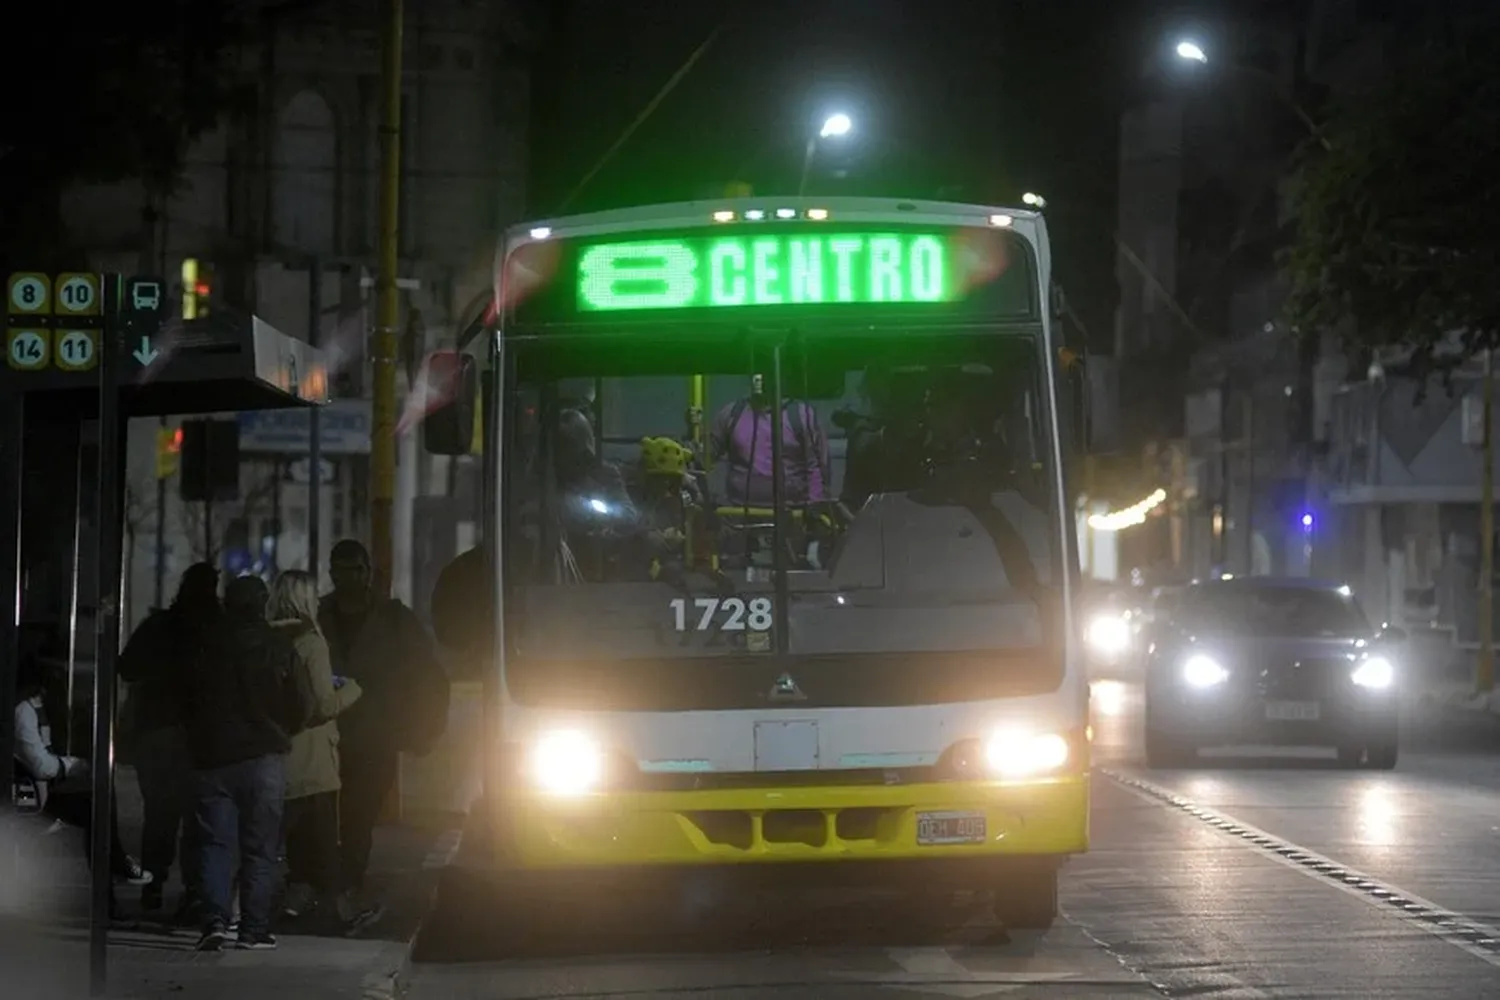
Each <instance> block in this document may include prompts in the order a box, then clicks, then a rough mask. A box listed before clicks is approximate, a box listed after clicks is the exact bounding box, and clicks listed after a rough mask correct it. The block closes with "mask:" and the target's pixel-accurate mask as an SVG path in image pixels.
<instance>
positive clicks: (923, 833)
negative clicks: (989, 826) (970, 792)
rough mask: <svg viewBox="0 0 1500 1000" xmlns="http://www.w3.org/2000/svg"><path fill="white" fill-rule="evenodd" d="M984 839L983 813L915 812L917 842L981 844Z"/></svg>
mask: <svg viewBox="0 0 1500 1000" xmlns="http://www.w3.org/2000/svg"><path fill="white" fill-rule="evenodd" d="M985 840H986V829H985V822H984V813H971V812H930V813H917V843H918V844H920V845H922V846H924V847H926V846H931V845H935V844H982V843H984V842H985Z"/></svg>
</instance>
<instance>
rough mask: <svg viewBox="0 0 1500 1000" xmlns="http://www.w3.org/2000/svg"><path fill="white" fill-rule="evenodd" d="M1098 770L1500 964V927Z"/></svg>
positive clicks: (1148, 785)
mask: <svg viewBox="0 0 1500 1000" xmlns="http://www.w3.org/2000/svg"><path fill="white" fill-rule="evenodd" d="M1098 770H1099V773H1101V774H1103V775H1105V776H1106V777H1108V778H1110V779H1111V780H1113V781H1114V782H1116V783H1117V784H1119V785H1121V786H1122V787H1124V788H1125V789H1126V790H1128V791H1130V792H1133V793H1134V794H1136V795H1139V796H1140V797H1142V798H1144V799H1148V800H1151V801H1155V802H1157V803H1165V804H1166V805H1169V806H1174V807H1176V808H1177V809H1180V810H1182V811H1183V812H1185V813H1187V814H1188V815H1189V816H1192V817H1194V818H1195V819H1198V820H1201V821H1202V822H1204V823H1206V824H1207V825H1209V826H1212V827H1215V828H1217V829H1219V830H1221V831H1223V832H1224V833H1227V834H1231V835H1232V836H1235V837H1239V838H1240V839H1241V840H1243V841H1244V842H1245V843H1246V844H1248V845H1249V846H1250V847H1251V848H1252V849H1254V850H1255V851H1257V852H1259V853H1260V854H1262V855H1264V856H1265V857H1267V858H1270V859H1271V860H1272V861H1277V862H1279V863H1281V864H1283V865H1285V866H1286V867H1288V868H1290V869H1292V870H1293V871H1296V872H1300V873H1301V874H1303V875H1306V876H1307V877H1308V878H1312V879H1317V880H1318V881H1321V882H1327V883H1328V884H1330V885H1332V886H1333V887H1334V888H1336V889H1339V890H1341V891H1343V892H1345V893H1347V894H1349V895H1350V896H1353V897H1354V898H1355V899H1359V900H1362V901H1363V902H1365V903H1367V904H1369V905H1370V906H1373V907H1375V908H1376V909H1379V910H1382V911H1384V912H1386V913H1390V914H1392V915H1394V916H1396V917H1399V918H1401V919H1402V920H1405V921H1407V922H1408V923H1413V924H1416V925H1417V926H1418V927H1420V928H1421V929H1422V930H1424V931H1426V932H1427V933H1429V934H1431V935H1432V936H1433V937H1436V938H1438V939H1440V940H1442V941H1446V942H1447V943H1448V944H1451V945H1453V946H1454V947H1455V948H1458V949H1460V950H1462V951H1465V952H1468V953H1469V954H1470V955H1473V956H1474V957H1475V958H1477V959H1479V960H1480V961H1482V962H1486V963H1488V964H1490V965H1493V966H1495V967H1496V968H1500V928H1496V927H1493V926H1491V925H1489V924H1485V923H1481V922H1480V921H1478V920H1473V919H1471V918H1469V917H1466V916H1464V915H1463V914H1461V913H1456V912H1454V911H1453V910H1449V909H1447V908H1446V907H1442V906H1439V905H1438V904H1437V903H1434V902H1432V901H1430V900H1427V899H1423V898H1422V897H1421V896H1417V895H1414V894H1412V893H1410V892H1407V891H1406V890H1404V889H1401V888H1399V887H1397V886H1394V885H1391V884H1390V883H1388V882H1382V881H1381V880H1380V879H1377V878H1374V877H1372V876H1370V875H1367V874H1366V873H1364V872H1361V871H1359V870H1357V869H1354V868H1350V867H1349V866H1348V865H1342V864H1339V863H1338V862H1337V861H1334V860H1333V859H1332V858H1329V857H1325V856H1324V855H1321V854H1319V853H1317V852H1316V851H1310V850H1308V849H1307V848H1305V847H1300V846H1298V845H1297V844H1294V843H1292V842H1291V841H1289V840H1285V839H1283V838H1281V837H1278V836H1276V835H1274V834H1271V833H1267V832H1266V831H1265V830H1262V829H1260V828H1259V827H1255V826H1251V825H1250V824H1249V823H1243V822H1241V821H1240V820H1237V819H1235V818H1234V817H1232V816H1230V815H1228V814H1226V813H1222V812H1219V811H1218V810H1216V809H1210V808H1208V807H1207V806H1200V805H1198V804H1197V803H1196V802H1194V801H1192V800H1191V799H1188V798H1185V797H1183V796H1181V795H1178V794H1177V793H1176V792H1174V791H1172V790H1171V789H1169V788H1165V787H1163V786H1161V785H1158V784H1156V783H1154V782H1150V781H1146V780H1145V779H1143V778H1136V777H1133V776H1131V775H1128V774H1122V773H1120V772H1118V771H1113V770H1110V769H1109V768H1099V769H1098Z"/></svg>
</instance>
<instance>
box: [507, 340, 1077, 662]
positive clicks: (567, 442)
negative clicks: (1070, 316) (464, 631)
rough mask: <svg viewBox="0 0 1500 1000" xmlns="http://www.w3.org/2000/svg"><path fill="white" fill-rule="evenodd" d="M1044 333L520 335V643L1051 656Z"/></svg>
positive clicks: (537, 654) (658, 650)
mask: <svg viewBox="0 0 1500 1000" xmlns="http://www.w3.org/2000/svg"><path fill="white" fill-rule="evenodd" d="M1041 343H1042V341H1041V337H1040V334H1039V333H1000V332H997V331H995V330H993V329H992V330H989V331H978V330H953V329H947V330H937V329H934V330H920V329H899V330H874V331H872V330H870V329H868V328H866V329H862V330H848V331H831V330H821V331H818V332H816V333H809V334H807V335H805V336H804V335H802V334H800V333H798V332H797V331H795V330H792V331H785V332H784V333H783V334H781V335H778V336H777V337H776V338H774V339H773V341H768V340H767V339H766V338H765V337H764V336H763V335H760V334H757V333H755V332H753V331H750V330H740V331H722V332H703V333H701V334H695V335H684V333H683V332H682V331H681V330H666V331H658V332H649V331H642V330H640V329H636V330H634V331H633V332H631V333H630V334H629V335H628V336H625V335H598V334H595V335H589V336H586V337H572V336H556V337H519V338H517V339H516V340H515V341H512V342H511V343H510V346H509V347H508V348H507V354H508V361H507V366H508V381H509V384H510V386H511V387H512V389H511V391H510V392H509V393H508V399H509V403H510V406H509V408H508V411H507V416H506V425H507V444H506V447H505V449H504V450H503V452H502V454H504V456H505V458H504V477H505V483H506V486H505V489H506V493H505V496H506V502H505V507H504V510H505V522H506V529H505V533H506V542H505V546H504V550H505V571H506V580H507V591H508V594H509V595H510V596H509V598H508V600H507V609H508V610H507V620H508V625H507V634H508V636H509V637H510V645H511V650H512V656H513V658H514V660H515V661H516V662H517V664H518V665H519V664H524V663H525V662H526V661H534V660H545V661H559V660H562V661H569V662H573V663H577V662H579V661H619V660H656V661H661V660H670V659H718V658H723V657H766V656H774V655H778V654H779V655H825V656H827V655H833V656H837V655H845V654H859V655H861V656H873V655H877V654H901V653H914V652H949V653H955V654H959V653H968V654H972V653H984V652H987V651H997V650H1009V651H1027V650H1039V649H1040V647H1042V646H1044V645H1047V644H1048V643H1049V642H1051V641H1052V640H1051V638H1050V635H1051V630H1053V629H1054V628H1055V626H1056V622H1055V618H1056V613H1055V608H1056V607H1057V606H1058V603H1059V599H1058V598H1057V596H1056V595H1057V592H1058V589H1059V587H1060V582H1059V577H1060V576H1061V566H1062V565H1063V561H1062V559H1063V557H1062V552H1061V545H1062V532H1061V529H1060V524H1059V521H1058V511H1059V505H1058V500H1057V496H1056V489H1055V482H1056V477H1057V470H1056V469H1055V467H1054V461H1055V457H1054V451H1053V449H1052V448H1051V447H1050V446H1049V442H1050V441H1051V440H1054V438H1053V436H1052V431H1051V424H1050V413H1049V412H1048V408H1047V406H1046V405H1045V403H1046V400H1047V399H1048V396H1047V393H1046V392H1045V391H1044V387H1045V385H1046V382H1045V377H1044V373H1043V367H1042V364H1041V357H1042V355H1041V350H1042V348H1041ZM695 385H696V386H697V388H696V390H695ZM695 403H696V404H697V406H696V407H695V405H694V404H695ZM778 403H779V404H780V411H781V419H780V420H779V421H777V420H776V419H775V416H774V414H775V411H776V409H777V405H778ZM778 423H779V424H780V434H779V436H778V435H777V434H776V433H775V430H774V428H775V426H776V425H777V424H778Z"/></svg>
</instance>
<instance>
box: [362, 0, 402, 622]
mask: <svg viewBox="0 0 1500 1000" xmlns="http://www.w3.org/2000/svg"><path fill="white" fill-rule="evenodd" d="M385 15H386V24H385V53H384V56H385V57H384V59H383V61H382V81H381V82H382V84H383V88H384V102H383V104H384V106H383V108H382V114H381V125H380V270H379V273H378V274H377V275H376V279H375V296H376V303H375V307H376V319H375V330H374V336H373V338H372V344H371V350H370V358H371V360H372V361H373V363H374V368H375V386H374V390H375V399H374V402H373V405H372V407H371V409H372V411H373V412H372V420H371V424H372V427H371V430H370V438H371V440H370V477H371V480H372V482H371V490H370V555H371V561H372V562H373V563H374V570H375V581H374V583H375V592H376V593H377V594H381V595H384V594H389V593H390V588H391V543H392V537H391V536H392V530H393V527H394V509H393V508H394V506H395V501H396V335H397V331H396V324H397V323H399V322H400V316H399V315H398V313H399V311H400V297H399V292H398V290H397V288H396V268H397V264H398V251H399V249H400V225H401V45H402V40H401V27H402V0H386V4H385Z"/></svg>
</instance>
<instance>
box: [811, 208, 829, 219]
mask: <svg viewBox="0 0 1500 1000" xmlns="http://www.w3.org/2000/svg"><path fill="white" fill-rule="evenodd" d="M807 217H808V218H809V219H811V220H813V221H814V222H822V221H823V220H825V219H827V218H828V209H826V208H809V209H808V210H807Z"/></svg>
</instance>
